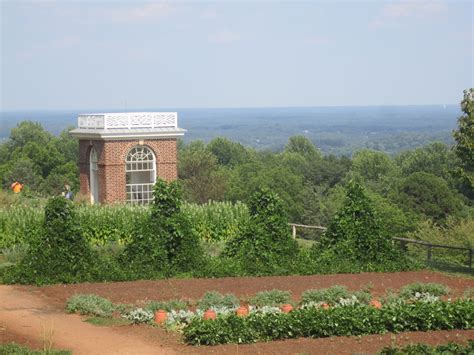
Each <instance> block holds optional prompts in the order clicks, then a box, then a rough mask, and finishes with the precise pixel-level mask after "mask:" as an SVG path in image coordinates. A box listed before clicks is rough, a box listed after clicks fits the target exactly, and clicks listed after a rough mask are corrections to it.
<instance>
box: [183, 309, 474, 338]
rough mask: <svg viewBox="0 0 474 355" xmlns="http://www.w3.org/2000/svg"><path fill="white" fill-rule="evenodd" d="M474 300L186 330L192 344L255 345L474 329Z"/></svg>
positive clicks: (268, 317)
mask: <svg viewBox="0 0 474 355" xmlns="http://www.w3.org/2000/svg"><path fill="white" fill-rule="evenodd" d="M473 326H474V301H473V300H458V301H454V302H443V301H437V302H433V303H424V302H417V303H411V304H394V305H390V306H384V307H382V308H381V309H376V308H373V307H370V306H366V305H355V306H346V307H333V308H330V309H328V310H323V309H321V308H305V309H297V310H295V311H293V312H290V313H287V314H286V313H266V314H265V313H255V314H251V315H249V316H248V317H245V318H240V317H237V316H235V315H229V316H225V317H219V318H217V319H216V320H202V319H196V320H194V321H193V322H191V323H190V324H189V325H188V326H187V327H186V328H185V329H184V340H185V342H186V343H188V344H192V345H217V344H227V343H253V342H257V341H270V340H278V339H290V338H299V337H310V338H322V337H330V336H351V335H366V334H381V333H385V332H402V331H428V330H447V329H471V328H473Z"/></svg>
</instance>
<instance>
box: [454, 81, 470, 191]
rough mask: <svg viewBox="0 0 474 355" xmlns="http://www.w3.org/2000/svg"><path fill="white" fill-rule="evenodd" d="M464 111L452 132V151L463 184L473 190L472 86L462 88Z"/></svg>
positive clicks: (462, 107) (462, 106)
mask: <svg viewBox="0 0 474 355" xmlns="http://www.w3.org/2000/svg"><path fill="white" fill-rule="evenodd" d="M461 109H462V111H463V113H464V115H463V116H461V117H460V118H459V120H458V129H457V130H456V131H455V132H454V139H455V141H456V144H455V146H454V152H455V153H456V155H457V156H458V157H459V159H460V160H461V165H460V166H459V168H458V173H459V175H460V176H461V177H462V179H463V181H464V183H465V186H466V187H467V188H470V194H471V196H472V195H473V190H474V88H470V89H469V90H464V99H463V100H462V102H461Z"/></svg>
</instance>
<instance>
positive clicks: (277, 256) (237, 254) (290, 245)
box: [225, 189, 298, 275]
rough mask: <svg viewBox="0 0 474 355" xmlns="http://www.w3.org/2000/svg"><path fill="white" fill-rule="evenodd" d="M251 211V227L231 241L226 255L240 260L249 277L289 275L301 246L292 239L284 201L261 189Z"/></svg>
mask: <svg viewBox="0 0 474 355" xmlns="http://www.w3.org/2000/svg"><path fill="white" fill-rule="evenodd" d="M249 210H250V221H249V224H248V225H247V226H246V228H245V230H244V231H243V232H242V234H241V235H240V236H238V237H236V238H234V239H232V240H230V241H229V243H228V244H227V246H226V250H225V255H227V256H230V257H234V258H236V259H237V260H239V263H240V264H241V267H242V269H243V270H244V272H245V273H247V274H251V275H265V274H276V273H278V274H284V273H285V272H286V273H290V272H291V265H292V264H293V263H294V261H295V260H296V259H297V258H298V244H297V243H296V241H295V240H293V239H292V237H291V231H290V227H289V225H288V218H287V215H286V213H285V211H284V207H283V203H282V201H281V199H280V198H279V197H278V195H276V194H275V193H273V192H272V191H270V190H268V189H260V190H258V191H257V192H256V193H254V194H253V195H252V198H251V200H250V203H249Z"/></svg>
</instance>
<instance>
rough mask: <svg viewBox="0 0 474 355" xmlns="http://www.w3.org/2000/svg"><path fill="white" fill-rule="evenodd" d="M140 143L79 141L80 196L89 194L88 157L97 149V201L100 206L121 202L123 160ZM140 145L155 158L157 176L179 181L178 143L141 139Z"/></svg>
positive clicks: (123, 195) (132, 141)
mask: <svg viewBox="0 0 474 355" xmlns="http://www.w3.org/2000/svg"><path fill="white" fill-rule="evenodd" d="M137 145H140V144H139V140H138V139H137V140H121V141H103V140H80V141H79V174H80V183H81V190H80V191H81V193H83V194H86V195H89V193H90V192H89V179H90V176H89V175H90V168H89V157H90V151H91V148H92V146H93V147H94V148H95V149H96V151H97V155H98V159H99V163H98V168H99V172H98V175H99V200H100V202H103V203H112V202H123V201H125V199H126V193H125V158H126V156H127V154H128V152H129V151H130V149H132V148H133V147H135V146H137ZM143 145H145V146H147V147H148V148H150V149H151V150H152V151H153V153H154V154H155V158H156V173H157V174H156V175H157V176H158V177H160V178H162V179H164V180H167V181H173V180H176V179H177V178H178V167H177V163H178V157H177V141H176V139H175V138H171V139H153V140H144V141H143Z"/></svg>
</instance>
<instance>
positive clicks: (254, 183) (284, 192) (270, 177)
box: [226, 153, 304, 220]
mask: <svg viewBox="0 0 474 355" xmlns="http://www.w3.org/2000/svg"><path fill="white" fill-rule="evenodd" d="M280 158H281V157H280V156H276V155H274V154H269V153H260V154H259V157H258V160H257V161H254V162H251V163H245V164H242V165H239V166H237V167H236V168H235V169H233V170H232V172H231V173H230V178H229V190H228V193H227V194H226V197H227V198H228V199H230V200H232V201H249V200H250V198H251V196H252V194H253V193H255V192H256V191H258V190H259V189H260V188H268V189H271V190H272V191H274V192H275V193H276V194H278V195H279V196H280V198H281V199H282V201H283V205H284V209H285V211H286V213H288V215H289V216H290V218H291V219H292V220H296V219H299V216H301V214H302V210H301V209H302V203H301V200H302V198H303V196H302V191H303V187H304V185H303V177H302V176H299V175H297V174H295V173H293V172H292V171H291V170H290V167H289V166H287V165H285V164H282V162H281V160H280Z"/></svg>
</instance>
